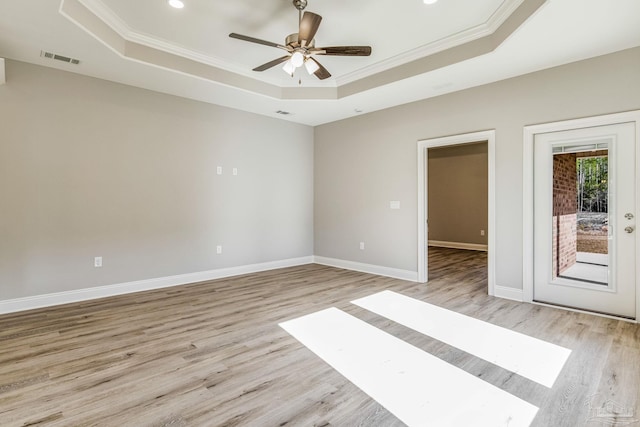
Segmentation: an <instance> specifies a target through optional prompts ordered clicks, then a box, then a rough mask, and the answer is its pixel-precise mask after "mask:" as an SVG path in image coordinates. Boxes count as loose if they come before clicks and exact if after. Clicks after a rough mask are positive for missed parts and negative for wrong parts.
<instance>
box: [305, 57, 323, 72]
mask: <svg viewBox="0 0 640 427" xmlns="http://www.w3.org/2000/svg"><path fill="white" fill-rule="evenodd" d="M304 67H305V68H306V69H307V72H308V73H309V74H313V73H315V72H316V71H318V70H319V69H320V66H319V65H318V63H317V62H316V61H314V60H313V59H311V58H307V59H306V60H305V61H304Z"/></svg>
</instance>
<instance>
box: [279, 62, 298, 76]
mask: <svg viewBox="0 0 640 427" xmlns="http://www.w3.org/2000/svg"><path fill="white" fill-rule="evenodd" d="M282 69H283V70H284V72H285V73H287V74H289V75H290V76H293V73H294V71H296V67H294V66H293V64H292V63H291V59H289V60H288V61H287V62H285V63H284V65H283V66H282Z"/></svg>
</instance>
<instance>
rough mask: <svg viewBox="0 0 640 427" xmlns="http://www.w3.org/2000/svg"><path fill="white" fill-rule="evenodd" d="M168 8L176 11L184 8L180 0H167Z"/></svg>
mask: <svg viewBox="0 0 640 427" xmlns="http://www.w3.org/2000/svg"><path fill="white" fill-rule="evenodd" d="M169 6H171V7H175V8H176V9H182V8H183V7H184V3H183V2H182V1H181V0H169Z"/></svg>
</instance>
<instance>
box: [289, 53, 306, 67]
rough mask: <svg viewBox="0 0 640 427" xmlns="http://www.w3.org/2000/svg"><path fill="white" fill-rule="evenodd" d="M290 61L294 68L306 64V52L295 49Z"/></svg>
mask: <svg viewBox="0 0 640 427" xmlns="http://www.w3.org/2000/svg"><path fill="white" fill-rule="evenodd" d="M290 61H291V65H293V66H294V68H298V67H301V66H302V64H304V54H303V53H302V52H300V51H295V52H293V55H291V59H290Z"/></svg>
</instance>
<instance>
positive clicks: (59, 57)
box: [40, 50, 80, 65]
mask: <svg viewBox="0 0 640 427" xmlns="http://www.w3.org/2000/svg"><path fill="white" fill-rule="evenodd" d="M40 56H42V57H45V58H49V59H55V60H58V61H62V62H66V63H67V64H74V65H78V64H79V63H80V60H79V59H73V58H69V57H67V56H62V55H58V54H55V53H51V52H45V51H44V50H41V51H40Z"/></svg>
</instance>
